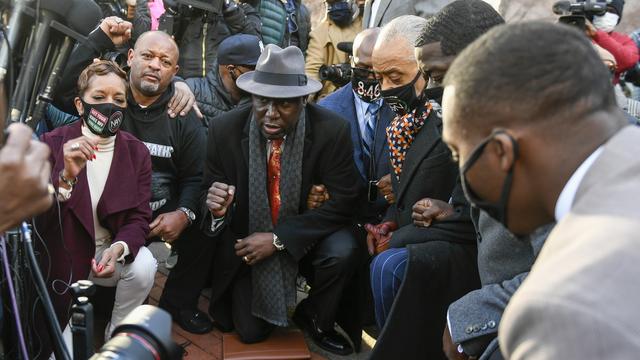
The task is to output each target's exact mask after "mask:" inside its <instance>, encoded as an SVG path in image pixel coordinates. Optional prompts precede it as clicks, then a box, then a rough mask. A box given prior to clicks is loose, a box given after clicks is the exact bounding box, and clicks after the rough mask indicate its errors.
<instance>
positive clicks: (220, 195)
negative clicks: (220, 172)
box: [207, 182, 236, 219]
mask: <svg viewBox="0 0 640 360" xmlns="http://www.w3.org/2000/svg"><path fill="white" fill-rule="evenodd" d="M235 192H236V187H235V186H233V185H227V184H223V183H219V182H214V183H213V185H211V187H210V188H209V192H208V193H207V208H208V209H209V211H211V214H212V215H213V217H214V218H216V219H217V218H221V217H223V216H224V215H225V214H226V213H227V210H228V209H229V205H231V204H232V203H233V196H234V194H235Z"/></svg>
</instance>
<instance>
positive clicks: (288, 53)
mask: <svg viewBox="0 0 640 360" xmlns="http://www.w3.org/2000/svg"><path fill="white" fill-rule="evenodd" d="M236 84H237V85H238V87H239V88H240V89H242V90H244V91H246V92H248V93H251V94H254V95H259V96H264V97H269V98H281V99H282V98H293V97H300V96H305V95H309V94H313V93H314V92H317V91H319V90H320V89H322V84H321V83H320V82H319V81H316V80H313V79H309V78H308V77H307V75H306V74H305V73H304V56H303V55H302V51H300V49H299V48H297V47H295V46H289V47H287V48H285V49H282V48H280V47H279V46H277V45H274V44H269V45H267V46H266V47H265V48H264V51H263V52H262V54H260V58H258V63H257V64H256V70H255V71H249V72H246V73H244V74H242V75H240V77H238V80H237V81H236Z"/></svg>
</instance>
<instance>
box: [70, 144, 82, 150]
mask: <svg viewBox="0 0 640 360" xmlns="http://www.w3.org/2000/svg"><path fill="white" fill-rule="evenodd" d="M78 149H80V143H73V144H71V150H73V151H75V150H78Z"/></svg>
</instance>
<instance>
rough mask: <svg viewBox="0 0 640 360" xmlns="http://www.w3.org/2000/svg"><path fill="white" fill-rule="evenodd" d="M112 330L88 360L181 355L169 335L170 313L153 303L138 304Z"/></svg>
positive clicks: (164, 359)
mask: <svg viewBox="0 0 640 360" xmlns="http://www.w3.org/2000/svg"><path fill="white" fill-rule="evenodd" d="M113 333H114V335H113V337H112V338H111V340H109V341H108V342H107V343H106V344H104V346H103V347H102V348H101V349H100V351H99V352H98V353H96V354H95V355H94V356H92V357H91V360H107V359H109V360H115V359H118V360H157V359H160V360H174V359H176V360H177V359H182V348H180V347H179V346H178V345H177V344H176V343H175V342H173V340H172V339H171V316H170V315H169V313H167V312H166V311H164V310H162V309H159V308H157V307H155V306H151V305H141V306H138V307H137V308H136V309H135V310H133V311H132V312H131V314H129V316H127V317H126V318H125V319H124V320H123V321H122V323H121V324H120V325H118V326H117V327H116V329H115V330H114V332H113Z"/></svg>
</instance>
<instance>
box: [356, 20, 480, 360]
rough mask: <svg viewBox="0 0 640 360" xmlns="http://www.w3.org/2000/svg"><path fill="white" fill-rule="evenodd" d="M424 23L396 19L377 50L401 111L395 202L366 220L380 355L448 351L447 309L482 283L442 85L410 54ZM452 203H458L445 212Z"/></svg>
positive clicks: (393, 142)
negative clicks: (447, 136)
mask: <svg viewBox="0 0 640 360" xmlns="http://www.w3.org/2000/svg"><path fill="white" fill-rule="evenodd" d="M425 22H426V21H425V20H424V19H422V18H419V17H416V16H401V17H399V18H397V19H395V20H393V21H391V22H390V23H389V24H387V25H385V26H384V27H383V28H382V31H381V33H380V36H379V37H378V40H377V42H376V45H375V48H374V51H373V68H374V70H375V71H376V73H378V74H380V77H381V79H382V80H381V83H382V96H383V97H384V99H385V102H387V103H388V104H389V105H390V106H391V108H392V109H394V111H395V112H396V113H397V114H398V115H397V116H396V118H395V119H394V120H393V121H392V122H391V124H390V125H389V127H388V128H387V137H388V143H389V149H390V160H391V179H392V184H393V192H394V194H395V197H396V201H395V204H394V205H392V206H391V207H390V208H389V211H388V212H387V216H386V217H385V220H384V221H383V222H382V223H381V224H379V225H376V226H367V228H368V232H369V235H368V237H369V239H368V242H371V243H372V245H374V246H372V247H373V248H370V250H373V251H375V253H379V254H378V256H377V257H376V258H375V259H374V260H373V262H372V265H371V279H372V290H373V296H374V300H375V305H376V318H377V320H378V324H379V326H380V327H381V328H382V332H381V334H380V336H379V337H378V342H377V343H376V347H375V348H374V351H373V354H372V358H374V359H387V358H391V357H397V358H403V359H418V358H420V359H425V358H426V359H442V358H444V354H443V352H442V341H441V339H442V328H444V325H445V322H446V311H447V307H448V305H449V304H450V303H451V302H453V301H454V300H456V299H457V298H459V297H460V296H462V295H464V294H466V293H467V292H468V291H470V290H472V289H474V288H475V287H477V285H478V274H477V266H476V246H475V231H474V228H473V223H472V222H471V218H470V211H469V204H468V203H467V202H466V200H465V198H464V194H463V192H462V189H461V186H460V182H459V180H458V171H457V169H456V165H455V163H454V162H453V161H451V154H450V152H449V150H448V148H447V146H446V145H445V144H444V143H443V142H442V138H441V129H442V118H441V114H440V112H441V108H440V105H439V101H440V97H441V94H442V89H441V88H440V89H438V88H435V89H426V85H427V82H426V79H425V78H424V76H423V75H422V74H421V72H420V69H419V68H418V66H417V65H416V62H415V61H411V60H410V59H412V58H413V53H414V48H413V44H414V43H415V40H416V39H417V37H418V35H419V34H420V31H421V30H422V28H423V27H424V25H425ZM447 203H450V204H451V205H452V209H453V211H442V209H444V206H443V205H447ZM417 207H421V208H423V209H424V210H425V211H426V210H429V211H431V214H432V216H429V217H426V218H423V219H421V220H420V221H422V222H423V224H422V225H423V226H422V227H418V226H415V225H414V218H413V214H412V212H413V209H414V208H417ZM422 213H424V211H423V212H422ZM387 248H388V249H387ZM400 284H401V285H400ZM406 329H411V331H409V332H407V331H406Z"/></svg>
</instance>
